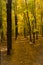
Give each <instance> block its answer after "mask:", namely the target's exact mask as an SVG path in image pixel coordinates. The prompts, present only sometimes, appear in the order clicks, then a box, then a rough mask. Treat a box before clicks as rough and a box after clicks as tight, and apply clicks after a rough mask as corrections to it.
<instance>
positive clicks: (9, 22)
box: [7, 0, 12, 54]
mask: <svg viewBox="0 0 43 65" xmlns="http://www.w3.org/2000/svg"><path fill="white" fill-rule="evenodd" d="M11 3H12V0H8V3H7V54H10V52H11V49H12V20H11V9H12V8H11Z"/></svg>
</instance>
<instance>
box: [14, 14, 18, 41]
mask: <svg viewBox="0 0 43 65" xmlns="http://www.w3.org/2000/svg"><path fill="white" fill-rule="evenodd" d="M17 23H18V19H17V14H15V40H16V39H17V36H18V24H17Z"/></svg>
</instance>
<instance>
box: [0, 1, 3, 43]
mask: <svg viewBox="0 0 43 65" xmlns="http://www.w3.org/2000/svg"><path fill="white" fill-rule="evenodd" d="M2 28H3V27H2V1H1V0H0V41H1V42H2V39H3V35H2Z"/></svg>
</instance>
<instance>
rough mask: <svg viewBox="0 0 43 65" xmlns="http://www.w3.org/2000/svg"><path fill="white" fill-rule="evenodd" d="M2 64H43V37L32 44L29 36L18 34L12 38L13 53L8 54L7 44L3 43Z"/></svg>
mask: <svg viewBox="0 0 43 65" xmlns="http://www.w3.org/2000/svg"><path fill="white" fill-rule="evenodd" d="M1 46H2V47H1V48H2V50H1V65H43V38H42V37H39V39H38V40H36V43H34V44H33V43H32V44H30V41H29V39H28V38H24V37H23V36H18V38H17V40H14V38H13V40H12V53H11V55H7V54H6V53H7V51H6V50H7V49H6V46H5V45H3V44H2V45H1Z"/></svg>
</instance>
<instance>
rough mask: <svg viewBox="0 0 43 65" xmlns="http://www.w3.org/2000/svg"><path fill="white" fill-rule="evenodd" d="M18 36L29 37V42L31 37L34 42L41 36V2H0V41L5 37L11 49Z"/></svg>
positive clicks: (42, 13) (42, 15) (38, 0)
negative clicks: (13, 39)
mask: <svg viewBox="0 0 43 65" xmlns="http://www.w3.org/2000/svg"><path fill="white" fill-rule="evenodd" d="M18 35H22V36H24V37H27V36H30V41H32V39H31V38H32V35H33V38H34V40H35V35H36V38H38V35H41V36H43V0H0V39H1V40H3V38H4V39H6V37H7V41H8V44H10V47H11V42H12V37H15V39H17V36H18ZM9 40H11V41H10V42H9ZM33 42H35V41H33ZM10 49H11V48H10Z"/></svg>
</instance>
